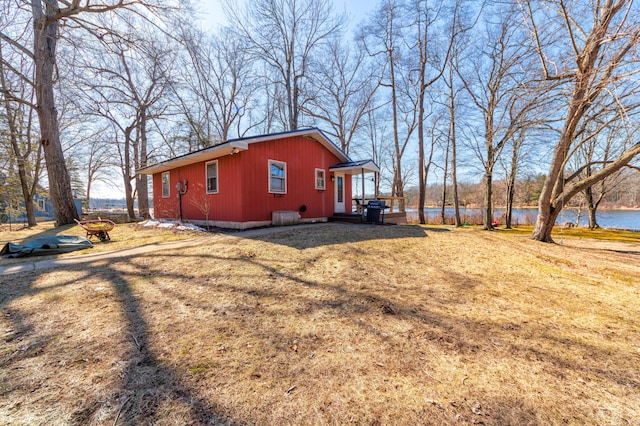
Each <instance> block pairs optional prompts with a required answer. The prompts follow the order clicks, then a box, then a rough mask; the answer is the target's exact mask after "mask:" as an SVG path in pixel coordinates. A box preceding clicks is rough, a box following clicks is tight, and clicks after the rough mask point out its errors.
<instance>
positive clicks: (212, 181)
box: [207, 160, 218, 194]
mask: <svg viewBox="0 0 640 426" xmlns="http://www.w3.org/2000/svg"><path fill="white" fill-rule="evenodd" d="M217 193H218V160H216V161H211V162H209V163H207V194H217Z"/></svg>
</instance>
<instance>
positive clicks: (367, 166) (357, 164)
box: [329, 160, 380, 175]
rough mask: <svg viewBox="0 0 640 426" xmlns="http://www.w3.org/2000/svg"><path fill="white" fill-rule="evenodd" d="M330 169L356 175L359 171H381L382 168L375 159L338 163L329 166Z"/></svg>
mask: <svg viewBox="0 0 640 426" xmlns="http://www.w3.org/2000/svg"><path fill="white" fill-rule="evenodd" d="M329 171H330V172H340V173H346V174H349V175H354V174H358V173H380V168H379V167H378V165H377V164H376V163H374V162H373V160H361V161H349V162H347V163H340V164H336V165H335V166H331V167H329Z"/></svg>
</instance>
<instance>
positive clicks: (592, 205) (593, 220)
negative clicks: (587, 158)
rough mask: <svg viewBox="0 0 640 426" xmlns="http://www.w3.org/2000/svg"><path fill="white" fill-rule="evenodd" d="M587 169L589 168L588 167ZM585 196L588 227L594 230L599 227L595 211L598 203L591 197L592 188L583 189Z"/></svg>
mask: <svg viewBox="0 0 640 426" xmlns="http://www.w3.org/2000/svg"><path fill="white" fill-rule="evenodd" d="M588 169H589V168H588ZM584 195H585V198H586V199H587V208H588V210H589V229H591V230H594V229H598V228H600V225H598V220H597V215H596V211H597V210H598V204H597V203H596V202H595V200H594V197H593V189H591V187H588V188H587V189H585V190H584Z"/></svg>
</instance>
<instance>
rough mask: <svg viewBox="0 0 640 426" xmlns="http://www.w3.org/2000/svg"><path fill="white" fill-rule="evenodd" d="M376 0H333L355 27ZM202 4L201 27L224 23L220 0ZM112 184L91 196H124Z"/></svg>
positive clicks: (96, 189)
mask: <svg viewBox="0 0 640 426" xmlns="http://www.w3.org/2000/svg"><path fill="white" fill-rule="evenodd" d="M236 1H237V3H238V4H244V3H245V2H246V1H247V0H236ZM378 3H379V1H378V0H333V4H334V7H335V10H336V11H337V12H340V11H344V12H346V13H347V17H348V19H349V28H355V27H356V25H358V23H360V22H361V21H362V20H363V19H364V18H366V16H367V15H368V14H369V13H371V12H372V11H373V9H374V8H375V7H376V6H377V5H378ZM201 4H202V5H203V6H204V10H203V12H204V13H203V16H202V18H201V19H200V20H199V22H200V25H201V28H202V29H204V30H206V31H214V30H215V29H217V28H218V27H219V26H221V25H223V24H225V22H226V21H225V16H224V12H223V11H222V5H221V0H201ZM120 180H121V178H116V179H115V181H116V182H117V183H118V185H116V186H114V185H112V184H109V183H104V182H95V183H94V184H93V185H92V188H91V198H110V199H120V198H124V191H123V190H122V188H121V184H120V183H119V181H120Z"/></svg>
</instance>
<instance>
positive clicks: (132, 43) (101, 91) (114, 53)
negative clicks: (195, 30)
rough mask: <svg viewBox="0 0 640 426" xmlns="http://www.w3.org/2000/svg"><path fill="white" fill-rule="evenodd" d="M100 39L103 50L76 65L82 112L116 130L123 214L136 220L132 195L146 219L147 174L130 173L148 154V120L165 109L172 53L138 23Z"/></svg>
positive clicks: (170, 78)
mask: <svg viewBox="0 0 640 426" xmlns="http://www.w3.org/2000/svg"><path fill="white" fill-rule="evenodd" d="M102 39H103V41H104V43H103V44H102V47H103V48H104V50H101V49H98V50H97V51H96V52H95V55H93V56H87V57H86V58H85V60H84V61H83V62H82V63H81V64H78V66H77V70H78V71H81V74H82V75H79V76H78V79H79V80H82V86H83V87H84V90H83V91H84V93H85V95H84V97H83V107H84V109H85V110H86V112H87V113H88V114H90V115H92V116H95V117H101V118H103V119H105V120H107V122H108V123H109V128H110V129H112V130H113V131H114V132H115V133H117V134H114V135H113V136H112V137H113V140H114V141H116V142H117V143H116V148H117V150H118V154H119V165H120V171H121V173H122V177H123V186H124V192H125V197H126V203H127V211H128V213H129V218H130V219H131V220H135V219H136V214H135V210H134V198H136V195H137V198H138V210H139V214H140V216H141V217H144V218H147V217H149V201H148V200H149V198H148V190H147V188H148V182H147V176H146V175H141V176H136V172H137V170H138V169H140V168H142V167H145V166H146V164H147V161H148V158H149V148H150V147H149V140H148V136H149V123H150V122H152V121H154V120H157V119H159V118H160V117H162V116H163V115H164V114H165V112H166V103H165V100H166V97H167V95H168V92H169V91H168V89H169V87H170V86H171V83H172V78H173V75H172V66H173V63H174V58H173V56H174V53H173V50H172V48H171V46H170V45H169V44H168V42H167V41H166V40H165V39H164V38H162V37H161V36H159V35H158V34H155V35H152V33H150V32H149V31H148V28H144V27H142V26H140V25H138V28H137V31H136V33H135V34H134V33H133V32H131V33H129V34H126V35H125V34H120V35H119V34H116V33H107V34H104V35H103V36H102ZM83 76H89V77H90V78H89V79H86V78H85V79H82V78H83ZM134 180H135V191H134V188H133V186H132V182H133V181H134Z"/></svg>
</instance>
